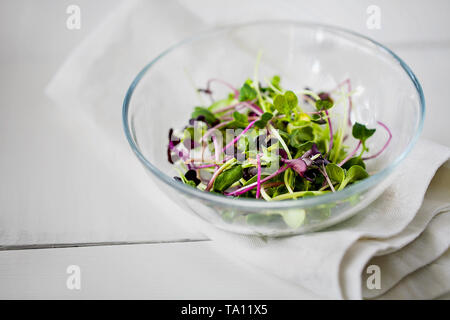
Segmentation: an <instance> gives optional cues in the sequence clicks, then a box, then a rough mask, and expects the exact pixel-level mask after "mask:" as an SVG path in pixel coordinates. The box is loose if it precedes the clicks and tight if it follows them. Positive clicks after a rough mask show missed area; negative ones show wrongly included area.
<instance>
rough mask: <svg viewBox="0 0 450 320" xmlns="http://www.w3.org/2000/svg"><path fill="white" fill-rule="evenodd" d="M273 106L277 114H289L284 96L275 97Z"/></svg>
mask: <svg viewBox="0 0 450 320" xmlns="http://www.w3.org/2000/svg"><path fill="white" fill-rule="evenodd" d="M273 106H274V108H275V110H277V111H278V112H279V113H283V114H287V113H289V106H288V104H287V102H286V98H285V97H284V95H281V94H279V95H276V96H275V99H273Z"/></svg>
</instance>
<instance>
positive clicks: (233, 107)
mask: <svg viewBox="0 0 450 320" xmlns="http://www.w3.org/2000/svg"><path fill="white" fill-rule="evenodd" d="M241 104H242V102H238V103H235V104H230V105H229V106H226V107H223V108H219V109H216V110H214V111H213V113H222V112H225V111H229V110H234V109H235V108H237V107H238V106H239V105H241Z"/></svg>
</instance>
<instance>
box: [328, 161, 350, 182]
mask: <svg viewBox="0 0 450 320" xmlns="http://www.w3.org/2000/svg"><path fill="white" fill-rule="evenodd" d="M325 169H326V171H327V175H328V177H329V178H330V180H331V181H333V182H337V183H342V181H343V180H344V179H345V172H344V169H342V168H341V167H339V166H337V165H335V164H334V163H329V164H327V166H326V168H325Z"/></svg>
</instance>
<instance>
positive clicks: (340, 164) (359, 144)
mask: <svg viewBox="0 0 450 320" xmlns="http://www.w3.org/2000/svg"><path fill="white" fill-rule="evenodd" d="M360 146H361V140H360V141H359V142H358V145H357V146H356V148H355V150H353V151H352V152H351V153H350V154H348V155H347V157H345V159H344V160H342V161H341V162H340V163H339V164H338V166H339V167H342V166H343V165H344V163H346V162H347V161H348V160H350V159H351V158H352V157H353V156H354V155H355V153H356V152H357V151H358V149H359V147H360Z"/></svg>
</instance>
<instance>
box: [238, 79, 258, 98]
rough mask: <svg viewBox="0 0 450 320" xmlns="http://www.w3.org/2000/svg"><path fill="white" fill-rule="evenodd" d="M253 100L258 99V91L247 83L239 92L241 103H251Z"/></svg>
mask: <svg viewBox="0 0 450 320" xmlns="http://www.w3.org/2000/svg"><path fill="white" fill-rule="evenodd" d="M253 99H256V90H255V89H253V88H252V87H251V86H250V85H249V84H248V83H247V82H246V83H244V85H243V86H242V87H241V90H240V91H239V101H249V100H253Z"/></svg>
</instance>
